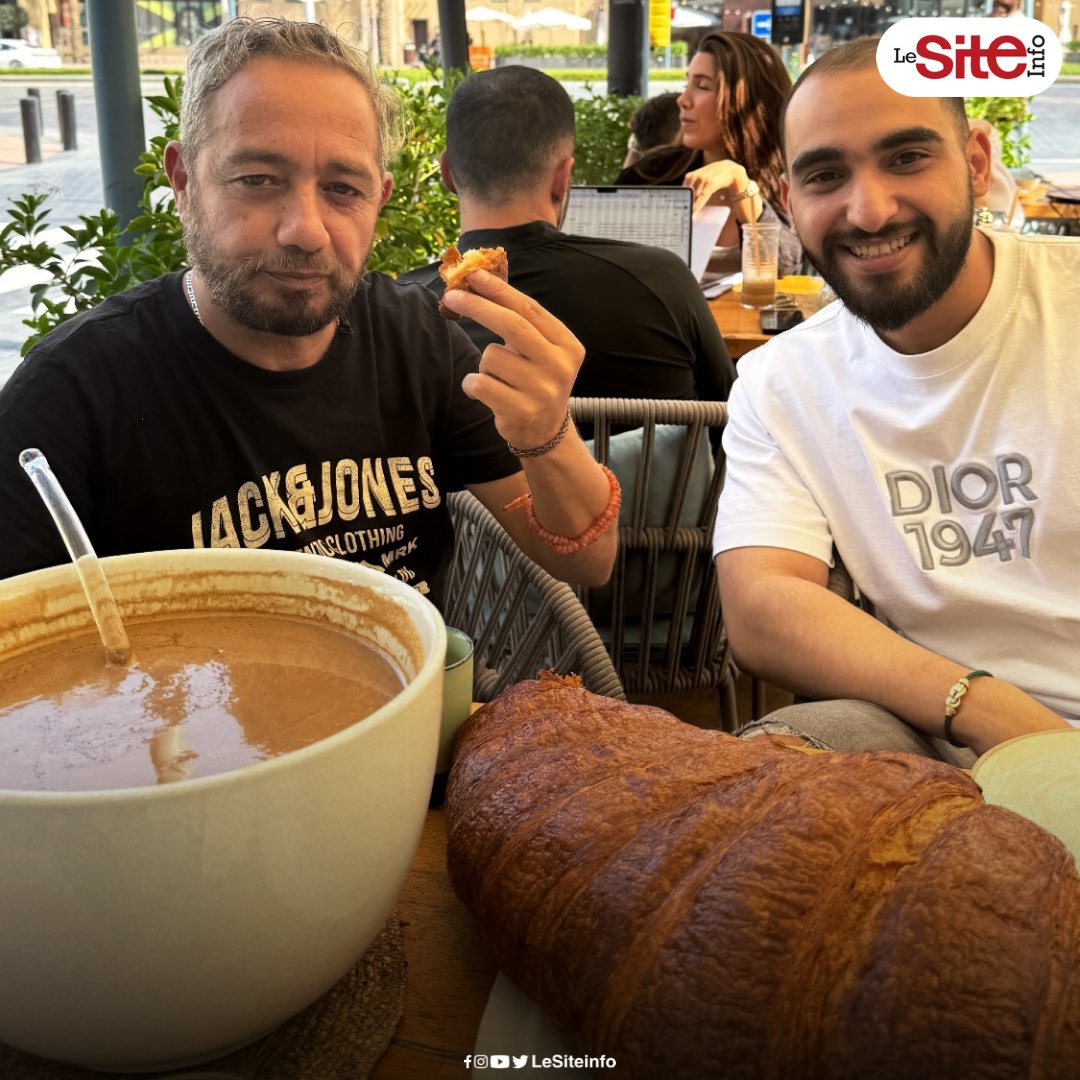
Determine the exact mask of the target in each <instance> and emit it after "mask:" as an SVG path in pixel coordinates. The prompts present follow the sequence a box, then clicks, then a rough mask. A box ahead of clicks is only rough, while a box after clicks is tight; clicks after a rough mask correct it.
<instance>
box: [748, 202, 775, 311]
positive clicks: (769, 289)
mask: <svg viewBox="0 0 1080 1080" xmlns="http://www.w3.org/2000/svg"><path fill="white" fill-rule="evenodd" d="M779 249H780V225H779V224H778V223H777V222H761V221H757V222H754V223H753V224H748V225H743V227H742V306H743V307H748V308H760V307H767V306H768V305H769V304H772V303H773V302H774V301H775V300H776V262H777V255H778V253H779Z"/></svg>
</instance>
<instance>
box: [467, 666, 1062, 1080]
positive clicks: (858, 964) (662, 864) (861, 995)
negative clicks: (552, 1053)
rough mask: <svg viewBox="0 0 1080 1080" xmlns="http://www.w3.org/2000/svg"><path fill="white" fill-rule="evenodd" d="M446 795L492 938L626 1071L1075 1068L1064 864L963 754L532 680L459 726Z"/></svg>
mask: <svg viewBox="0 0 1080 1080" xmlns="http://www.w3.org/2000/svg"><path fill="white" fill-rule="evenodd" d="M447 812H448V820H449V830H450V834H449V835H450V841H449V861H450V874H451V880H452V881H453V884H454V888H455V890H456V891H457V893H458V895H459V896H460V897H461V899H462V900H463V901H464V903H465V904H466V906H467V907H468V908H469V909H470V910H471V911H472V913H473V915H474V917H475V918H476V920H477V922H478V925H479V927H480V932H481V935H482V937H483V938H484V940H485V943H486V944H487V946H488V947H489V949H490V951H491V953H492V956H493V957H494V959H495V960H496V961H497V963H498V964H499V966H500V967H501V968H502V970H504V971H505V972H506V973H507V974H508V975H509V976H510V977H511V978H512V979H513V980H514V981H515V982H516V983H517V984H518V985H519V986H521V988H522V989H524V990H525V991H526V992H527V993H529V994H530V995H531V996H532V997H533V998H534V999H535V1000H536V1001H537V1002H538V1003H539V1004H540V1005H542V1006H543V1008H544V1010H545V1011H546V1012H547V1013H548V1014H549V1016H550V1017H551V1018H552V1019H553V1020H554V1021H555V1022H556V1024H557V1025H558V1026H559V1028H560V1029H561V1031H562V1033H563V1035H564V1037H565V1039H566V1041H567V1042H568V1044H569V1045H570V1047H571V1048H572V1049H573V1050H574V1051H576V1052H578V1053H581V1054H588V1055H593V1054H595V1055H601V1054H603V1055H610V1056H611V1057H614V1058H615V1059H616V1061H617V1062H618V1067H617V1068H616V1069H615V1070H614V1074H613V1075H615V1076H619V1077H624V1076H625V1077H634V1078H642V1080H645V1078H650V1080H652V1078H656V1080H680V1078H686V1080H702V1078H706V1077H712V1078H716V1080H721V1078H722V1080H739V1078H743V1077H745V1078H754V1080H757V1078H775V1080H800V1078H801V1080H828V1078H841V1077H843V1078H851V1080H890V1078H899V1077H904V1078H908V1077H910V1078H912V1080H927V1078H931V1080H953V1078H956V1080H981V1078H987V1080H989V1078H995V1080H1011V1078H1014V1077H1032V1078H1047V1080H1048V1078H1061V1080H1075V1078H1076V1077H1077V1076H1080V878H1078V876H1077V872H1076V866H1075V864H1074V862H1073V859H1072V857H1071V856H1070V855H1069V854H1068V852H1067V851H1066V849H1065V848H1064V846H1063V845H1062V844H1061V843H1060V842H1059V841H1058V840H1057V839H1055V838H1054V837H1052V836H1050V835H1049V834H1048V833H1046V832H1044V831H1043V830H1042V829H1040V828H1039V827H1037V826H1036V825H1034V824H1032V823H1030V822H1028V821H1026V820H1025V819H1023V818H1021V817H1019V816H1017V815H1016V814H1013V813H1012V812H1010V811H1008V810H1004V809H1001V808H999V807H994V806H989V805H987V804H986V803H984V802H983V799H982V797H981V795H980V794H979V789H978V788H977V787H976V785H975V784H974V783H973V782H972V781H971V779H970V778H969V777H968V776H967V774H966V773H964V772H962V771H961V770H959V769H954V768H952V767H951V766H948V765H944V764H941V763H939V762H934V761H930V760H926V759H922V758H917V757H913V756H909V755H905V754H886V753H877V754H816V755H813V756H811V755H808V754H804V753H800V752H798V751H795V750H786V749H783V748H781V747H777V746H775V745H772V744H771V743H770V741H769V740H767V739H752V740H745V741H743V740H739V739H736V738H734V737H733V736H729V735H724V734H721V733H719V732H712V731H703V730H700V729H697V728H694V727H691V726H689V725H686V724H683V723H681V722H680V721H678V720H676V719H675V718H674V717H672V716H670V715H669V714H667V713H665V712H663V711H661V710H659V709H653V708H648V707H642V706H633V705H626V704H623V703H621V702H617V701H613V700H610V699H607V698H600V697H596V696H594V695H592V694H590V693H588V692H587V691H585V690H584V689H581V688H580V687H579V686H577V685H575V684H574V683H573V682H567V681H564V680H562V679H559V678H558V677H556V676H542V677H541V679H540V680H539V681H537V682H525V683H520V684H519V685H517V686H515V687H512V688H511V689H510V690H508V691H507V692H506V693H504V694H503V695H502V696H501V697H499V698H498V699H497V700H496V701H494V702H492V703H491V704H490V705H487V706H485V707H484V708H483V709H481V710H480V711H479V712H478V713H477V714H476V715H475V716H474V717H473V718H472V719H471V720H470V721H469V723H468V725H467V726H466V727H465V729H464V730H463V731H462V733H461V737H460V738H459V742H458V747H457V755H456V760H455V765H454V769H453V771H452V773H451V777H450V784H449V790H448V794H447ZM603 1075H612V1073H611V1071H610V1070H605V1071H604V1073H603Z"/></svg>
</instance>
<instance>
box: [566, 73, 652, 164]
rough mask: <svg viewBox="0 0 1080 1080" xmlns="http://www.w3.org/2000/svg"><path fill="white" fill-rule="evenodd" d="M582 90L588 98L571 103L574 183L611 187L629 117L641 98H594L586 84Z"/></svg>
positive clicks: (600, 95)
mask: <svg viewBox="0 0 1080 1080" xmlns="http://www.w3.org/2000/svg"><path fill="white" fill-rule="evenodd" d="M586 90H587V91H588V92H589V96H588V97H581V98H576V99H575V101H574V127H575V129H576V131H577V138H576V142H575V145H574V183H576V184H613V183H615V177H616V176H618V175H619V173H620V172H621V171H622V163H623V159H624V158H625V157H626V140H627V138H628V137H629V135H630V117H631V116H632V115H633V114H634V110H635V109H636V108H637V107H638V106H639V105H640V104H641V98H638V97H616V96H615V95H614V94H598V93H595V92H594V91H593V90H592V87H590V86H588V85H587V84H586Z"/></svg>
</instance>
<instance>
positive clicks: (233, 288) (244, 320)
mask: <svg viewBox="0 0 1080 1080" xmlns="http://www.w3.org/2000/svg"><path fill="white" fill-rule="evenodd" d="M185 216H186V220H185V221H184V244H185V246H186V248H187V254H188V262H189V264H190V265H191V266H192V267H193V268H194V269H195V270H197V271H198V274H199V277H200V278H202V281H203V283H204V284H205V285H206V287H207V289H208V291H209V293H210V297H211V299H212V300H213V301H214V303H215V304H216V305H217V306H218V307H219V308H220V309H221V310H222V311H223V312H225V314H226V315H228V316H229V318H231V319H232V320H233V321H234V322H237V323H239V324H240V325H241V326H245V327H247V328H248V329H249V330H258V331H261V332H262V333H267V334H280V335H282V336H285V337H307V336H309V335H311V334H315V333H318V331H320V330H322V329H324V328H325V327H326V326H328V325H330V323H333V322H337V321H338V320H340V319H342V318H344V316H345V313H346V312H347V311H348V309H349V304H350V302H351V301H352V298H353V296H354V295H355V294H356V290H357V288H358V287H359V285H360V280H361V279H362V278H363V276H364V271H365V269H366V267H367V259H366V257H365V259H364V261H363V262H362V263H361V265H360V269H359V271H358V272H357V273H356V274H355V275H348V274H346V273H344V272H343V271H342V269H341V267H340V266H336V265H334V264H332V263H328V262H327V261H326V260H325V259H323V258H321V257H319V256H317V255H306V254H304V253H302V252H297V251H295V250H289V249H279V250H278V251H277V253H275V254H273V255H265V254H259V255H249V256H245V257H242V258H228V257H226V256H223V255H221V254H220V253H219V252H218V251H217V250H216V248H215V246H214V243H213V241H212V240H211V238H210V229H209V228H208V227H207V226H206V224H205V222H204V221H203V217H202V212H201V208H200V207H199V205H198V203H197V202H196V201H195V200H194V199H191V198H189V208H188V213H187V214H186V215H185ZM262 273H318V274H325V275H326V276H327V283H328V284H329V286H330V298H329V300H326V301H317V300H314V299H312V298H310V297H304V296H285V297H282V298H275V299H273V300H266V299H263V298H261V297H260V296H259V295H258V294H257V293H256V291H255V289H254V288H253V282H254V281H255V279H256V278H257V277H258V275H259V274H262Z"/></svg>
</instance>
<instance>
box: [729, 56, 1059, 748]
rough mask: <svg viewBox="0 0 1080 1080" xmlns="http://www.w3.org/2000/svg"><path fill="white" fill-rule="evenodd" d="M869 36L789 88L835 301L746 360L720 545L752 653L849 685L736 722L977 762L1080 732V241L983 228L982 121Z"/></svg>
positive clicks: (804, 681)
mask: <svg viewBox="0 0 1080 1080" xmlns="http://www.w3.org/2000/svg"><path fill="white" fill-rule="evenodd" d="M876 51H877V39H875V38H865V39H860V40H856V41H853V42H851V43H849V44H845V45H843V46H839V47H838V48H836V49H833V50H831V51H830V52H828V53H826V54H825V55H824V56H823V57H821V58H820V59H818V60H817V61H815V63H814V64H813V65H812V66H811V67H809V68H808V69H807V70H806V72H805V73H804V74H803V75H802V77H801V78H800V80H799V82H798V83H797V84H796V86H795V88H794V90H793V91H792V94H791V97H790V98H789V99H788V103H787V109H786V114H785V120H784V148H785V157H786V162H787V174H786V180H785V184H786V186H787V189H788V194H787V198H788V205H789V207H790V209H791V214H792V217H793V219H794V221H795V224H796V226H797V227H798V230H799V235H800V236H801V237H802V240H803V243H804V245H805V246H806V250H807V253H808V254H809V256H810V259H811V260H812V262H813V264H814V265H815V266H816V267H817V269H818V270H819V271H820V272H821V274H822V276H823V277H824V278H825V280H826V281H827V282H828V283H829V284H830V285H831V286H832V288H833V290H834V291H835V292H836V294H837V296H838V297H839V299H840V301H841V302H840V303H834V304H831V305H829V306H828V307H826V308H824V309H823V310H821V311H820V312H818V313H817V314H816V315H814V316H813V317H812V318H810V319H809V320H807V321H806V322H805V323H803V324H802V325H800V326H797V327H795V328H794V329H793V330H791V331H789V332H787V333H785V334H784V335H783V338H782V340H781V339H777V340H776V341H775V342H772V343H770V344H768V345H765V346H764V347H762V348H761V349H758V350H756V351H755V352H753V353H751V354H749V355H748V356H746V357H744V358H743V359H742V360H741V361H740V363H739V380H738V382H737V383H736V384H735V386H734V388H733V390H732V396H731V402H730V421H729V423H728V425H727V428H726V430H725V434H724V448H725V450H726V452H727V473H726V478H725V484H724V490H723V493H722V495H721V498H720V507H719V513H718V518H717V524H716V532H715V539H714V551H715V552H716V554H717V569H718V573H719V579H720V592H721V596H722V599H723V611H724V622H725V625H726V628H727V631H728V634H729V636H730V640H731V645H732V649H733V651H734V654H735V659H736V662H737V663H738V665H739V667H740V668H741V669H743V670H746V671H751V672H754V673H755V674H757V675H760V676H763V677H764V678H767V679H769V680H771V681H773V682H775V683H777V684H779V685H782V686H785V687H787V688H788V689H790V690H793V691H794V692H796V693H798V694H800V695H803V696H806V697H812V698H819V699H834V700H823V701H818V702H814V703H812V704H806V705H796V706H793V707H791V708H789V709H786V710H781V711H779V712H777V713H774V714H772V716H770V717H767V718H765V719H764V720H762V721H759V722H758V723H756V724H753V725H750V727H749V728H748V729H747V730H746V731H745V732H744V733H745V734H751V733H753V732H758V733H764V734H767V735H773V736H774V737H775V736H780V737H788V738H793V737H794V738H800V739H802V740H804V741H810V742H813V743H814V745H817V746H819V747H824V748H827V749H835V750H902V751H907V752H912V753H920V754H924V755H931V756H937V757H941V758H943V759H945V760H947V761H951V762H953V763H955V764H959V765H964V766H967V765H970V764H972V762H973V761H974V759H975V756H976V754H981V753H984V752H985V751H987V750H989V749H990V748H991V747H993V746H995V745H996V744H998V743H1000V742H1003V741H1004V740H1006V739H1010V738H1013V737H1014V736H1019V735H1024V734H1026V733H1029V732H1036V731H1043V730H1054V729H1061V728H1067V727H1068V726H1069V725H1070V724H1071V725H1072V726H1074V727H1080V664H1078V663H1077V657H1078V656H1080V573H1077V566H1076V542H1077V537H1078V536H1080V468H1078V467H1077V464H1076V454H1075V450H1074V448H1073V443H1074V431H1075V426H1076V424H1075V417H1076V405H1077V402H1078V401H1080V367H1078V366H1077V364H1076V362H1075V357H1076V341H1077V333H1078V328H1080V322H1078V319H1077V310H1078V308H1080V240H1076V239H1068V238H1064V237H1035V236H1021V235H1020V234H1018V233H1015V232H1009V231H1004V230H985V231H984V230H982V229H978V228H975V227H974V225H973V217H974V209H975V205H976V201H977V200H979V199H981V198H982V197H983V196H984V195H985V193H986V191H987V189H988V187H989V184H990V174H991V151H990V142H989V139H988V138H987V135H986V132H985V131H984V130H982V129H981V128H979V129H975V130H972V129H969V126H968V121H967V117H966V116H965V114H964V102H963V100H962V99H959V98H955V99H945V98H925V97H907V96H904V95H902V94H898V93H896V92H895V91H893V90H891V89H890V88H889V87H888V86H887V85H886V84H885V82H884V81H883V80H882V78H881V75H880V74H879V72H878V68H877V59H876ZM834 551H835V552H836V553H837V554H838V555H839V557H840V559H841V560H842V561H843V563H844V564H845V566H846V567H847V569H848V570H849V572H850V573H851V576H852V578H853V580H854V581H855V583H856V584H857V585H858V587H859V589H860V591H861V593H862V594H863V596H864V597H866V598H868V599H869V601H870V602H872V604H873V606H874V608H875V610H876V614H877V618H876V619H875V618H874V617H872V616H871V615H870V614H868V613H867V612H865V611H863V610H860V608H858V607H856V606H855V605H854V604H851V603H849V602H848V601H847V600H845V599H842V598H841V597H839V596H837V595H835V594H834V593H832V592H830V591H829V589H828V588H827V587H826V582H827V577H828V572H829V566H830V564H831V563H832V562H833V559H834Z"/></svg>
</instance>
